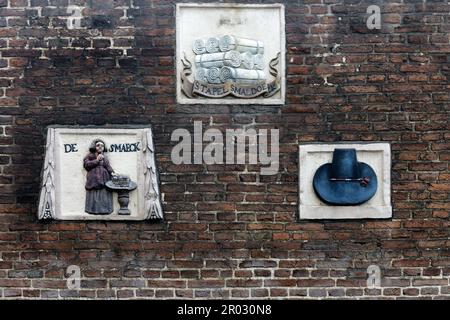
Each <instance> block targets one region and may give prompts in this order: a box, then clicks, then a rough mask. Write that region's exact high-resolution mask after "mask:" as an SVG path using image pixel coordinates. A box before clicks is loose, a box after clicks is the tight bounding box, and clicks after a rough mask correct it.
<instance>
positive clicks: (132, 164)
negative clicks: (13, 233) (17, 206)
mask: <svg viewBox="0 0 450 320" xmlns="http://www.w3.org/2000/svg"><path fill="white" fill-rule="evenodd" d="M38 217H39V219H59V220H147V219H155V220H157V219H162V218H163V211H162V206H161V200H160V192H159V184H158V171H157V168H156V165H155V149H154V147H153V137H152V130H151V128H149V127H139V128H135V127H132V128H130V127H127V128H125V127H123V128H94V127H50V128H48V130H47V146H46V155H45V162H44V165H43V171H42V184H41V193H40V199H39V208H38Z"/></svg>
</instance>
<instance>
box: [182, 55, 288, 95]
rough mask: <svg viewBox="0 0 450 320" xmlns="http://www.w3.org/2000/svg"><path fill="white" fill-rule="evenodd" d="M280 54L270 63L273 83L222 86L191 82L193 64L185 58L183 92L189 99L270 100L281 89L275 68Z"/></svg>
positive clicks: (261, 82) (232, 83) (258, 82)
mask: <svg viewBox="0 0 450 320" xmlns="http://www.w3.org/2000/svg"><path fill="white" fill-rule="evenodd" d="M279 58H280V53H278V54H277V56H276V58H274V59H272V60H271V61H270V63H269V73H270V74H271V75H272V76H273V77H274V78H275V79H274V80H273V81H270V82H267V81H257V82H254V83H251V84H244V83H239V82H235V81H227V82H226V83H222V84H211V83H207V82H204V81H199V80H194V81H190V80H189V79H188V76H189V75H191V74H192V64H191V63H190V62H189V60H187V59H186V57H184V59H181V61H182V63H183V70H182V72H181V83H182V87H181V89H182V91H183V93H184V94H185V95H186V96H187V97H189V98H196V97H197V96H204V97H208V98H223V97H225V96H228V95H232V96H234V97H237V98H244V99H250V98H256V97H258V96H262V97H264V98H269V97H271V96H273V95H274V94H275V93H277V92H278V91H279V90H280V88H281V85H280V77H279V76H278V70H277V69H276V68H275V66H276V65H277V64H278V63H279Z"/></svg>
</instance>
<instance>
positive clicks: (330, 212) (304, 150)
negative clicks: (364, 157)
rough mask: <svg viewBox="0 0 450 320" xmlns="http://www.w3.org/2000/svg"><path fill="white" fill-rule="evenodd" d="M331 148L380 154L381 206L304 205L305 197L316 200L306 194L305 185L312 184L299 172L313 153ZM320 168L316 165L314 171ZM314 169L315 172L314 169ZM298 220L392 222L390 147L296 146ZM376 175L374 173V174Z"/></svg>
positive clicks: (356, 144)
mask: <svg viewBox="0 0 450 320" xmlns="http://www.w3.org/2000/svg"><path fill="white" fill-rule="evenodd" d="M334 148H354V149H356V151H369V152H378V153H382V157H383V158H382V168H381V169H380V170H379V172H377V174H378V175H379V177H378V181H379V183H378V191H377V193H379V192H380V191H381V192H382V205H376V204H371V202H370V200H369V201H368V202H367V203H364V204H362V205H358V206H331V205H327V204H322V203H321V204H320V205H311V204H305V197H309V196H314V197H317V196H316V195H315V194H314V192H312V193H311V192H309V191H308V190H310V189H309V187H310V186H309V185H308V184H312V181H307V180H306V179H304V178H303V177H302V170H305V167H304V165H305V163H306V162H307V157H308V156H309V159H308V160H309V161H311V159H310V158H311V154H313V153H323V152H326V153H332V152H333V150H334ZM320 165H321V164H318V165H317V168H318V167H319V166H320ZM317 168H316V169H317ZM298 170H299V172H298V177H299V182H298V183H299V219H300V220H320V219H388V218H392V205H391V147H390V144H389V143H376V142H374V143H359V142H358V143H354V142H345V143H332V144H327V143H316V144H300V146H299V164H298ZM376 171H377V170H376ZM319 201H320V200H319Z"/></svg>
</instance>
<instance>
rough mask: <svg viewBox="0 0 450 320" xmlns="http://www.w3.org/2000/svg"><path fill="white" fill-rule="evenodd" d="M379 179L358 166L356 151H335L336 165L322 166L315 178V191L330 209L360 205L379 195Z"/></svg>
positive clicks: (373, 172) (368, 168) (361, 165)
mask: <svg viewBox="0 0 450 320" xmlns="http://www.w3.org/2000/svg"><path fill="white" fill-rule="evenodd" d="M377 184H378V183H377V176H376V174H375V171H374V170H373V169H372V167H370V166H369V165H368V164H367V163H364V162H358V160H357V158H356V150H355V149H338V148H337V149H334V151H333V162H332V163H326V164H324V165H322V166H320V167H319V168H318V169H317V171H316V173H315V174H314V178H313V186H314V191H315V192H316V194H317V196H318V197H319V198H320V200H322V201H323V202H325V203H327V204H331V205H358V204H361V203H364V202H366V201H368V200H369V199H370V198H372V197H373V196H374V194H375V192H376V191H377Z"/></svg>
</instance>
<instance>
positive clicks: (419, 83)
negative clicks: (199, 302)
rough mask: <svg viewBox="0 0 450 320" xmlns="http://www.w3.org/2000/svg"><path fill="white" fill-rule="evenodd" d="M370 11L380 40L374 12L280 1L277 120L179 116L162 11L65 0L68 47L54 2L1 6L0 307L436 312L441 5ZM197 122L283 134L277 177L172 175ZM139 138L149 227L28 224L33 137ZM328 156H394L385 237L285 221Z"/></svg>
mask: <svg viewBox="0 0 450 320" xmlns="http://www.w3.org/2000/svg"><path fill="white" fill-rule="evenodd" d="M227 2H228V1H227ZM236 2H240V1H236ZM242 2H247V1H242ZM255 2H258V1H255ZM259 2H264V3H267V2H266V1H259ZM375 2H376V3H378V4H379V5H380V6H381V9H382V14H383V15H382V24H381V26H382V29H381V30H368V29H367V27H366V19H367V16H368V15H367V14H365V12H366V9H367V7H368V6H369V5H370V4H373V1H366V0H363V1H358V0H356V1H354V0H353V1H350V0H349V1H347V0H300V1H298V0H296V1H285V5H286V33H287V57H286V60H287V96H286V98H287V99H286V100H287V102H286V104H285V105H284V106H259V105H256V106H234V105H223V106H221V105H219V106H214V105H209V106H208V105H191V106H187V105H178V104H177V103H176V100H175V78H176V75H175V61H174V53H175V15H174V13H175V4H174V1H166V0H159V1H158V0H152V1H151V0H117V1H114V2H112V1H106V0H103V1H100V0H95V1H88V0H78V1H77V0H75V1H72V2H71V4H77V5H79V6H81V7H83V8H84V9H83V11H82V13H83V17H84V19H83V20H82V24H81V28H80V29H73V30H70V29H68V28H67V25H66V19H67V16H68V14H67V13H66V12H67V3H68V1H67V0H66V1H65V0H8V1H7V0H0V87H1V88H0V90H1V91H0V94H1V97H0V110H1V112H0V188H1V192H0V297H1V298H17V297H23V298H63V297H89V298H135V297H149V298H154V297H156V298H179V297H181V298H194V297H195V298H222V297H224V298H228V297H230V298H231V297H233V298H266V297H271V298H278V297H290V298H297V297H300V298H302V297H313V298H334V297H358V298H369V297H383V298H411V297H421V298H443V297H447V298H449V297H450V286H449V276H450V240H449V234H450V231H449V230H450V229H449V210H450V202H449V190H450V182H449V180H450V171H449V160H450V151H449V149H450V142H448V141H449V139H450V130H449V129H450V125H449V105H450V94H449V91H450V90H449V89H450V81H449V76H450V67H449V62H450V43H449V32H450V15H449V12H450V5H449V4H448V3H447V2H446V1H426V0H425V1H422V0H420V1H416V0H402V1H401V0H397V1H396V0H391V1H375ZM112 3H113V4H112ZM194 120H201V121H203V124H204V129H206V128H209V127H217V128H221V129H224V128H241V127H242V126H244V125H247V127H249V124H252V125H251V127H254V128H255V129H258V128H278V129H280V171H279V173H278V174H277V175H272V176H262V175H260V174H259V172H260V170H259V169H260V168H259V167H258V166H246V165H174V164H173V163H172V162H171V160H170V152H171V149H172V147H173V146H174V144H175V143H172V142H170V135H171V133H172V131H173V130H174V129H176V128H187V129H188V130H190V131H191V132H192V130H193V121H194ZM147 123H151V124H152V126H153V129H154V133H155V146H156V151H157V162H158V166H159V170H160V178H161V191H162V193H163V194H164V211H165V216H166V219H165V221H164V222H163V223H157V224H152V223H133V222H130V223H97V222H88V223H84V222H70V223H67V222H50V223H42V222H38V221H37V219H36V207H37V196H38V191H39V181H40V177H39V175H40V170H41V167H42V163H43V158H44V144H45V137H44V135H45V127H46V126H47V125H51V124H61V125H72V124H78V125H93V124H95V125H102V124H147ZM331 141H383V142H389V143H391V146H392V196H393V208H394V212H393V218H392V219H391V220H375V221H365V220H356V221H345V220H344V221H320V222H304V221H300V222H299V221H298V219H297V216H298V209H297V205H298V186H297V185H298V181H297V180H298V179H297V169H298V156H297V152H298V144H299V143H304V142H331ZM371 264H375V265H378V266H380V268H381V273H382V288H381V289H373V288H367V287H366V278H367V274H366V269H367V267H368V266H369V265H371ZM69 265H78V266H80V267H81V271H82V276H83V279H84V280H83V281H82V283H81V284H82V289H81V290H80V291H73V290H68V289H67V286H66V280H65V275H64V274H65V271H66V268H67V267H68V266H69Z"/></svg>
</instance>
